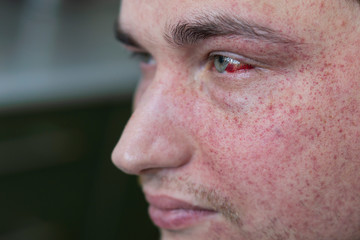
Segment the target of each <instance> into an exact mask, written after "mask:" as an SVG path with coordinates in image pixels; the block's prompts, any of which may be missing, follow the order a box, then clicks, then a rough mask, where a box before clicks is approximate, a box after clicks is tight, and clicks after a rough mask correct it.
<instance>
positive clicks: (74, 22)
mask: <svg viewBox="0 0 360 240" xmlns="http://www.w3.org/2000/svg"><path fill="white" fill-rule="evenodd" d="M119 5H120V4H119V1H118V0H1V1H0V20H1V21H0V239H1V240H14V239H16V240H18V239H20V240H23V239H24V240H33V239H34V240H35V239H36V240H42V239H50V240H52V239H54V240H63V239H66V240H71V239H77V240H78V239H105V240H107V239H135V240H136V239H158V232H157V230H156V228H155V227H153V225H152V224H151V222H150V220H149V218H148V215H147V206H146V203H145V201H144V197H143V195H142V193H141V191H140V188H139V187H138V184H137V180H136V178H135V177H132V176H127V175H125V174H123V173H122V172H120V171H119V170H118V169H116V167H115V166H113V164H112V163H111V160H110V155H111V151H112V149H113V147H114V146H115V144H116V142H117V140H118V138H119V136H120V134H121V131H122V129H123V128H124V126H125V124H126V121H127V119H128V118H129V116H130V112H131V97H132V92H133V90H134V88H135V86H136V79H138V77H139V71H138V69H137V67H136V66H137V64H136V62H134V60H131V59H129V58H128V54H127V53H126V52H125V50H123V49H122V48H121V46H120V44H119V43H118V42H116V40H115V38H114V34H113V31H114V22H115V19H116V17H117V14H118V9H119Z"/></svg>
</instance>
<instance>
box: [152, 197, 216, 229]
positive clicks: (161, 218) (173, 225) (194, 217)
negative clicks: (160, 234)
mask: <svg viewBox="0 0 360 240" xmlns="http://www.w3.org/2000/svg"><path fill="white" fill-rule="evenodd" d="M146 200H147V201H148V202H149V215H150V218H151V220H152V221H153V222H154V224H155V225H156V226H158V227H160V228H162V229H167V230H182V229H186V228H189V227H192V226H194V225H196V224H198V223H200V222H202V221H204V220H205V219H206V218H209V217H211V216H212V215H214V214H216V212H215V211H214V210H212V209H208V208H203V207H199V206H195V205H192V204H191V203H188V202H185V201H182V200H178V199H175V198H172V197H169V196H164V195H160V196H152V195H148V194H146Z"/></svg>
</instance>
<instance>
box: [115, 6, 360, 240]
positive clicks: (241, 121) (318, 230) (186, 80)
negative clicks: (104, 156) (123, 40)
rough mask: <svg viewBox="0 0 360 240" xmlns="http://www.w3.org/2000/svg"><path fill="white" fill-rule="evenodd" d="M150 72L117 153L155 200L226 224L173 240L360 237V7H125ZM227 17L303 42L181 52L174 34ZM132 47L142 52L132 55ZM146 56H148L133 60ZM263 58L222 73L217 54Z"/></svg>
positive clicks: (222, 41)
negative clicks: (181, 25)
mask: <svg viewBox="0 0 360 240" xmlns="http://www.w3.org/2000/svg"><path fill="white" fill-rule="evenodd" d="M122 2H123V3H122V10H121V14H120V17H119V25H120V27H121V28H122V29H123V30H124V31H126V32H128V33H130V34H131V35H132V36H133V38H134V39H136V41H137V42H138V43H139V44H140V45H141V46H142V49H140V50H141V51H146V52H148V53H149V54H151V55H152V56H153V58H154V60H155V61H156V62H151V63H142V67H141V69H142V72H143V78H142V80H141V82H140V84H139V88H138V90H137V94H136V97H135V104H134V106H135V107H134V113H133V115H132V117H131V119H130V121H129V123H128V124H127V126H126V129H125V130H124V132H123V135H122V137H121V139H120V141H119V143H118V145H117V146H116V148H115V150H114V152H113V156H112V157H113V162H114V163H115V164H116V165H117V166H118V167H119V168H120V169H121V170H123V171H125V172H127V173H130V174H137V175H139V176H140V177H141V183H142V187H143V190H144V191H145V192H147V193H149V192H150V193H151V194H156V195H167V196H172V197H175V198H179V199H182V200H185V201H187V202H190V203H192V204H196V205H199V206H202V207H206V208H211V209H213V210H215V211H216V212H217V214H216V215H215V216H213V217H211V218H206V219H205V220H204V221H201V222H199V223H198V224H196V225H194V226H192V227H189V228H186V229H181V230H177V231H169V230H166V229H162V230H161V235H162V239H164V240H165V239H166V240H175V239H181V240H185V239H204V240H208V239H226V240H229V239H237V240H262V239H264V240H265V239H266V240H270V239H290V240H291V239H301V240H305V239H306V240H310V239H311V240H336V239H338V240H350V239H352V240H358V239H360V121H359V119H360V67H359V66H360V27H359V26H360V24H359V22H360V7H358V6H357V5H355V4H354V3H352V2H349V1H340V0H326V1H321V0H307V1H300V0H292V1H288V0H276V1H275V0H274V1H269V0H258V1H252V0H224V1H212V0H197V1H191V0H182V1H168V0H146V1H145V0H123V1H122ZM217 11H222V12H223V13H226V14H230V15H231V14H233V15H236V16H241V18H243V19H246V20H247V21H251V22H255V23H257V24H260V25H262V26H266V27H270V28H272V29H275V30H276V31H278V32H281V33H283V34H284V35H286V36H289V37H290V38H291V39H293V40H294V41H295V42H296V44H294V45H291V46H289V45H278V44H272V43H264V42H261V41H260V42H259V41H256V40H254V41H253V40H247V39H242V38H229V37H224V36H219V37H216V36H215V37H212V38H210V39H206V40H203V41H201V42H199V43H197V44H193V45H187V46H178V47H176V46H173V45H169V43H168V41H167V40H166V38H165V37H164V32H166V29H167V26H169V24H170V25H171V24H176V23H177V22H178V21H179V20H182V19H192V18H194V17H196V16H197V15H199V14H200V15H201V13H209V12H210V13H212V12H217ZM130 50H134V49H130ZM135 50H136V51H138V49H135ZM216 51H217V52H219V51H220V52H223V53H231V54H236V55H240V56H243V55H244V56H247V57H248V58H249V59H257V58H258V56H262V57H263V58H262V59H263V62H265V64H263V65H261V66H257V69H250V70H248V71H239V72H231V73H221V74H220V73H218V72H217V71H216V70H214V68H213V65H211V64H212V62H211V58H210V59H209V58H208V56H209V53H211V52H216Z"/></svg>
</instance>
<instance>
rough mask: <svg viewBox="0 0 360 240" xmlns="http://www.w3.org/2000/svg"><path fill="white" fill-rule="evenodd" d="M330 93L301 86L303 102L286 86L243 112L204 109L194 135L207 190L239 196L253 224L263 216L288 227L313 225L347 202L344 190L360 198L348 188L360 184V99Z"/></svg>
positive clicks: (239, 201)
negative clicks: (278, 219)
mask: <svg viewBox="0 0 360 240" xmlns="http://www.w3.org/2000/svg"><path fill="white" fill-rule="evenodd" d="M299 89H301V88H300V86H299V87H297V90H298V92H300V90H299ZM321 89H326V91H322V90H321ZM315 90H316V91H315ZM328 91H331V90H329V89H328V88H324V87H323V86H319V87H318V89H313V90H312V91H310V90H309V89H304V91H302V92H303V93H306V94H304V95H303V96H301V97H300V96H299V94H294V91H291V90H289V89H288V90H287V91H286V92H287V93H288V94H286V95H279V96H280V98H281V99H277V101H275V102H273V101H271V102H270V101H269V102H264V103H262V104H259V108H257V109H256V111H254V112H248V113H246V114H245V113H244V114H241V113H240V114H223V113H222V112H221V111H217V110H214V109H213V108H211V107H204V106H202V107H201V108H200V109H202V110H203V111H201V113H200V114H199V115H198V116H201V119H202V120H201V121H200V122H201V126H198V128H197V129H196V131H194V132H193V134H194V135H196V136H197V142H200V146H201V154H202V156H201V164H199V167H198V170H199V172H200V174H201V175H202V179H206V184H207V185H208V186H211V187H213V188H215V189H217V190H219V189H220V190H221V191H223V193H224V195H226V196H227V197H229V199H236V202H234V205H235V206H236V207H237V208H238V209H239V211H241V212H242V214H243V216H244V218H245V219H247V220H246V221H248V222H249V223H250V222H256V221H263V220H264V219H265V218H266V217H265V218H264V216H266V213H268V215H273V216H277V217H281V216H283V217H284V218H285V219H286V222H289V224H291V223H293V222H296V221H298V219H301V217H303V218H304V219H305V218H306V219H307V220H306V221H305V220H304V222H311V218H314V217H318V218H321V217H322V215H323V214H324V213H325V212H327V211H329V210H333V209H335V208H337V207H338V206H337V205H338V204H339V202H342V201H344V199H342V200H341V199H340V198H341V196H338V193H339V192H342V193H344V194H346V195H347V197H348V198H349V199H351V198H354V197H358V196H355V195H356V194H352V192H356V191H351V188H354V187H356V188H357V189H359V186H358V184H356V183H357V182H359V180H360V179H358V177H357V175H358V174H356V170H355V169H359V163H358V160H357V159H359V149H357V147H355V148H354V146H359V143H360V142H359V139H360V131H359V127H358V126H357V124H356V119H359V117H360V114H359V111H358V110H357V109H358V107H357V106H360V105H359V101H358V99H353V98H352V99H339V97H338V96H337V95H343V93H340V94H337V95H334V93H329V92H328ZM309 92H312V93H314V92H316V94H317V96H316V97H315V98H312V97H309V96H310V95H312V94H308V93H309ZM289 93H290V94H289ZM329 96H331V97H329ZM334 96H335V97H334ZM350 96H353V94H350ZM345 102H346V104H345ZM351 126H352V127H351ZM194 129H195V128H194ZM344 182H345V185H346V186H344V184H343V183H344ZM357 192H359V191H357ZM325 198H326V199H327V203H325V202H324V201H325V200H324V199H325ZM348 202H354V200H352V201H351V200H349V201H348ZM250 209H251V211H250ZM315 209H316V211H315ZM326 209H327V210H326ZM315 213H316V214H315ZM314 215H316V216H314ZM245 216H246V217H245ZM309 216H310V217H309ZM344 218H345V217H344ZM261 219H263V220H261ZM264 221H265V220H264ZM302 227H303V228H306V226H302Z"/></svg>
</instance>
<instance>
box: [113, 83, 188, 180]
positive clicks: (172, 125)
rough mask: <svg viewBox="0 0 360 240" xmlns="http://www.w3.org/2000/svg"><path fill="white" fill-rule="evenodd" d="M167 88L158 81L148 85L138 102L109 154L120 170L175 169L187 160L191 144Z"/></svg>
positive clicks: (179, 113) (128, 171)
mask: <svg viewBox="0 0 360 240" xmlns="http://www.w3.org/2000/svg"><path fill="white" fill-rule="evenodd" d="M166 88H167V86H166V85H164V84H161V83H154V84H152V85H150V86H149V87H148V89H147V90H146V93H145V94H144V95H145V96H143V97H141V100H140V101H139V103H138V104H137V106H136V109H135V111H134V113H133V114H132V116H131V118H130V120H129V122H128V123H127V126H126V127H125V130H124V131H123V133H122V136H121V138H120V140H119V142H118V143H117V145H116V147H115V149H114V151H113V153H112V161H113V163H114V164H115V165H116V166H117V167H118V168H120V169H121V170H122V171H124V172H126V173H129V174H136V175H139V174H141V173H142V172H144V171H146V170H150V169H151V170H154V169H164V168H177V167H180V166H182V165H184V164H186V163H187V162H188V161H189V160H190V158H191V155H192V147H191V144H190V141H189V136H187V135H186V133H185V131H184V129H183V126H184V124H183V122H182V121H181V120H180V119H181V116H180V115H181V111H179V110H178V106H176V105H178V101H177V100H176V99H175V98H176V97H175V96H174V94H172V93H171V91H170V90H169V89H166ZM175 102H177V103H175Z"/></svg>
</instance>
